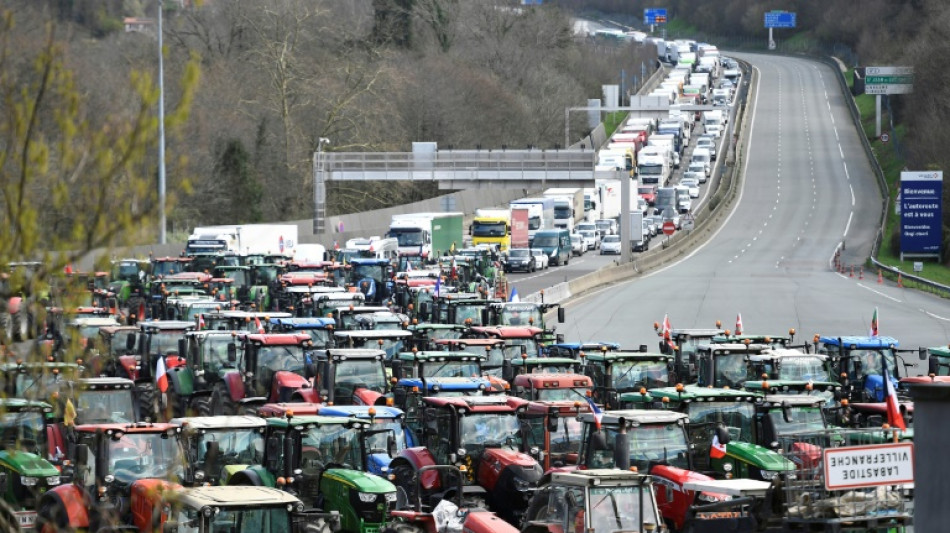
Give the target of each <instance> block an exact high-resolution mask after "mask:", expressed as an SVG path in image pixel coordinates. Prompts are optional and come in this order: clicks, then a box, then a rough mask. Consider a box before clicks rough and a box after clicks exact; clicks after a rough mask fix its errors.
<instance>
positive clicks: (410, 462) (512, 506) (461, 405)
mask: <svg viewBox="0 0 950 533" xmlns="http://www.w3.org/2000/svg"><path fill="white" fill-rule="evenodd" d="M527 403H528V402H526V401H524V400H522V399H520V398H514V397H510V396H497V395H494V396H459V397H434V398H433V397H430V398H423V400H422V403H421V404H420V405H419V406H418V407H415V408H412V409H408V410H407V412H406V423H407V425H408V426H409V427H410V429H412V430H413V431H414V434H415V436H416V437H417V440H416V442H418V443H420V444H422V445H421V446H417V447H414V448H408V449H406V450H404V451H403V452H402V453H401V454H399V456H398V457H396V458H394V459H393V462H392V463H391V464H390V472H392V474H393V476H395V479H394V482H395V483H396V485H397V486H399V487H400V488H402V489H403V490H404V491H405V492H406V494H407V496H408V498H409V501H414V500H416V499H419V500H421V501H422V502H423V505H428V506H431V505H433V503H434V502H436V501H438V500H441V499H443V498H449V497H450V495H451V494H452V493H453V492H454V491H455V490H456V489H455V487H454V486H449V485H448V484H442V483H441V482H440V480H439V478H438V476H435V475H426V474H425V473H424V472H421V470H420V469H422V468H423V467H426V466H430V465H453V466H456V467H458V468H459V469H460V470H461V471H462V472H463V477H464V486H465V489H464V492H465V497H466V498H472V497H473V498H476V499H479V500H481V501H483V502H484V503H485V504H487V506H488V508H489V509H491V510H492V511H494V512H495V513H497V514H498V516H500V517H501V518H502V519H504V520H505V521H507V522H508V523H510V524H519V523H520V522H521V516H522V515H523V513H524V510H525V509H526V508H527V505H528V500H529V498H530V497H531V493H532V492H533V491H534V488H535V485H536V483H537V481H538V480H539V479H540V478H541V473H542V472H541V466H540V465H539V464H538V463H537V461H535V459H534V458H533V457H531V456H530V455H527V454H525V453H522V452H520V451H519V450H520V449H521V440H522V439H521V427H520V423H519V421H518V415H519V413H521V412H523V411H525V410H526V409H527ZM417 476H422V478H421V482H420V483H419V485H418V488H419V489H420V490H421V492H417V491H416V489H417V484H416V477H417Z"/></svg>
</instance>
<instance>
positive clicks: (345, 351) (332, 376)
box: [272, 348, 393, 405]
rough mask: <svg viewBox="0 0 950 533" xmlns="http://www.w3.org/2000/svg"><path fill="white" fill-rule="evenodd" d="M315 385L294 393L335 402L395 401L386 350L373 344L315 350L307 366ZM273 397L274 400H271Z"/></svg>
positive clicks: (309, 376) (377, 403)
mask: <svg viewBox="0 0 950 533" xmlns="http://www.w3.org/2000/svg"><path fill="white" fill-rule="evenodd" d="M306 375H307V378H312V382H313V386H312V387H310V388H309V389H308V388H307V387H303V388H301V389H300V390H299V391H296V392H295V394H294V395H293V397H288V398H281V399H280V400H278V401H289V400H291V399H292V398H299V399H300V400H302V401H305V402H314V403H317V402H320V401H325V402H327V403H332V404H333V405H392V402H393V399H392V393H391V391H390V384H389V378H388V377H387V375H386V352H384V351H382V350H376V349H371V348H335V349H332V350H324V351H318V352H314V358H313V365H308V367H307V374H306ZM272 401H274V400H272Z"/></svg>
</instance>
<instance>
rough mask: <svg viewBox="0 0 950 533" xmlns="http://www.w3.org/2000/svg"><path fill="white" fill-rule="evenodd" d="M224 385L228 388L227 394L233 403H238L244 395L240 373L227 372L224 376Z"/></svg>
mask: <svg viewBox="0 0 950 533" xmlns="http://www.w3.org/2000/svg"><path fill="white" fill-rule="evenodd" d="M224 385H225V386H226V387H227V388H228V394H230V395H231V399H232V400H234V401H235V402H237V401H240V400H241V399H242V398H244V395H245V394H246V392H245V390H244V379H243V377H242V376H241V373H240V372H228V373H227V374H225V375H224Z"/></svg>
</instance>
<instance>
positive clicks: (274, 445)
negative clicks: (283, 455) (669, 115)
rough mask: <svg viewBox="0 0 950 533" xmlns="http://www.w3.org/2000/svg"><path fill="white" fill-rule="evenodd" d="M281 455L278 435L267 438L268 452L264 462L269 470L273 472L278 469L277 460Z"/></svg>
mask: <svg viewBox="0 0 950 533" xmlns="http://www.w3.org/2000/svg"><path fill="white" fill-rule="evenodd" d="M279 457H280V441H278V440H277V437H271V438H269V439H267V453H266V454H265V458H264V463H265V465H266V466H267V469H268V470H270V471H271V472H273V471H274V470H277V461H278V459H279Z"/></svg>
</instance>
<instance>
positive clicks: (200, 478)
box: [195, 470, 205, 481]
mask: <svg viewBox="0 0 950 533" xmlns="http://www.w3.org/2000/svg"><path fill="white" fill-rule="evenodd" d="M204 478H205V472H204V470H196V471H195V481H204Z"/></svg>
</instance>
